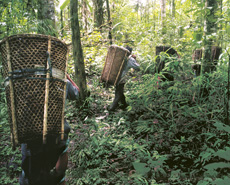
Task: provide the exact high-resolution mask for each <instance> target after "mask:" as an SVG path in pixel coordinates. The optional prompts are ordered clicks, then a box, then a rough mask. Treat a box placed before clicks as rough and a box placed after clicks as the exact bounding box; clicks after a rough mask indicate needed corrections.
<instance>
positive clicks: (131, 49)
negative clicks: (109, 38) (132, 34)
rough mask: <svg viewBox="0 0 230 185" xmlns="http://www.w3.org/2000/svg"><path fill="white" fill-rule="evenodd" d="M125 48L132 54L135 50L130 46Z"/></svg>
mask: <svg viewBox="0 0 230 185" xmlns="http://www.w3.org/2000/svg"><path fill="white" fill-rule="evenodd" d="M125 48H126V49H127V50H129V52H130V54H131V53H132V51H133V48H131V47H129V46H126V47H125Z"/></svg>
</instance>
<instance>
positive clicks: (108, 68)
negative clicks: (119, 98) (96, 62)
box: [101, 45, 130, 85]
mask: <svg viewBox="0 0 230 185" xmlns="http://www.w3.org/2000/svg"><path fill="white" fill-rule="evenodd" d="M129 55H130V52H129V51H128V50H127V49H125V48H123V47H119V46H116V45H112V46H110V47H109V50H108V53H107V57H106V61H105V65H104V68H103V72H102V75H101V80H102V81H103V82H106V83H108V84H111V85H116V83H117V82H118V81H119V78H120V75H121V72H122V70H123V67H124V65H125V60H126V58H127V56H129Z"/></svg>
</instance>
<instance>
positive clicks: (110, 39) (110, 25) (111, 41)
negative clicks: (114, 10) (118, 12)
mask: <svg viewBox="0 0 230 185" xmlns="http://www.w3.org/2000/svg"><path fill="white" fill-rule="evenodd" d="M106 7H107V12H108V23H109V36H108V37H109V44H110V45H112V44H113V39H112V32H111V30H112V20H111V18H110V8H109V0H106Z"/></svg>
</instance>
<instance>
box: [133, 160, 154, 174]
mask: <svg viewBox="0 0 230 185" xmlns="http://www.w3.org/2000/svg"><path fill="white" fill-rule="evenodd" d="M132 164H133V167H134V169H135V170H136V172H137V173H139V174H141V175H145V174H146V173H148V172H149V171H150V168H149V167H146V163H138V162H133V163H132Z"/></svg>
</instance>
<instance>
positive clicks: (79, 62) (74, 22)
mask: <svg viewBox="0 0 230 185" xmlns="http://www.w3.org/2000/svg"><path fill="white" fill-rule="evenodd" d="M70 14H71V28H72V46H73V59H74V67H75V76H76V80H75V81H76V83H77V85H78V87H79V89H80V98H81V100H82V101H84V100H85V99H86V97H87V86H86V75H85V64H84V57H83V51H82V46H81V37H80V27H79V20H78V0H70Z"/></svg>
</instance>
